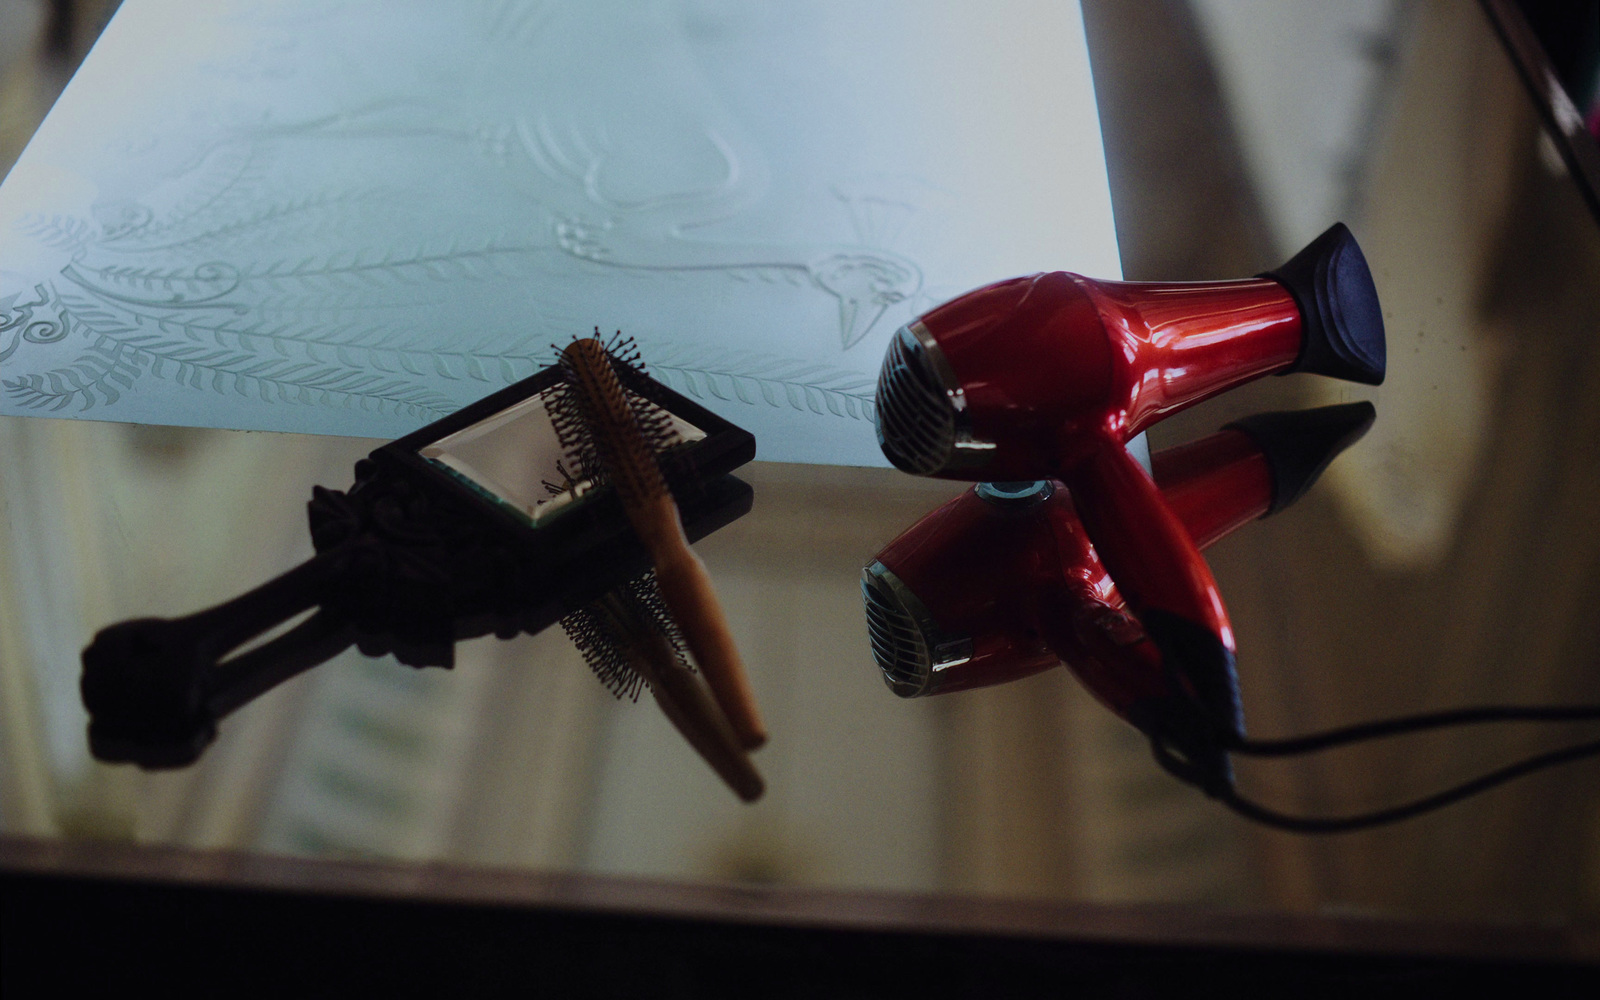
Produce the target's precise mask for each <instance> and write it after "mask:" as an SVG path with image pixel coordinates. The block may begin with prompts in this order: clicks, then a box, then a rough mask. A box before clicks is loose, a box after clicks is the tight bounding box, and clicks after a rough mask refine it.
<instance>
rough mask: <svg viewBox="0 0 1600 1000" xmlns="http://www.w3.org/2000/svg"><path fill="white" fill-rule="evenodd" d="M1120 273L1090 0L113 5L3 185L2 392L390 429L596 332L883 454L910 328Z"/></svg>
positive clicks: (74, 407)
mask: <svg viewBox="0 0 1600 1000" xmlns="http://www.w3.org/2000/svg"><path fill="white" fill-rule="evenodd" d="M1057 268H1066V269H1070V270H1076V271H1080V272H1083V273H1087V274H1091V275H1095V276H1099V277H1115V276H1117V275H1118V274H1119V273H1120V270H1119V262H1118V257H1117V249H1116V243H1115V238H1114V234H1113V229H1112V219H1111V209H1110V202H1109V197H1108V193H1107V188H1106V179H1105V168H1104V159H1103V154H1102V151H1101V145H1100V135H1099V126H1098V121H1097V117H1096V112H1095V105H1094V99H1093V90H1092V85H1091V80H1090V75H1089V65H1088V56H1087V51H1086V49H1085V46H1084V39H1083V30H1082V22H1081V19H1080V16H1079V12H1078V8H1077V5H1076V4H1075V3H1062V2H1053V0H1052V2H1045V0H1040V2H1035V3H1005V2H999V3H983V4H972V3H958V2H954V0H951V2H945V3H932V2H923V0H900V2H889V0H883V2H860V0H857V2H825V0H808V2H785V3H778V4H753V3H745V2H742V0H725V2H724V0H681V2H662V3H637V2H597V0H591V2H574V3H557V2H544V3H539V2H526V3H518V2H501V3H465V2H463V3H437V2H430V3H420V2H418V3H403V2H394V0H384V2H376V0H370V2H368V0H351V2H343V3H339V2H328V0H316V2H309V0H308V2H302V3H286V2H268V0H234V2H208V3H204V4H196V3H192V2H186V0H127V2H125V3H124V4H123V5H122V7H121V9H120V11H119V12H118V14H117V15H116V17H115V19H114V20H113V22H112V23H111V25H110V26H109V27H108V29H107V30H106V32H105V34H104V35H103V36H102V38H101V40H100V42H99V44H98V45H97V46H96V48H95V50H94V51H93V52H92V53H91V55H90V56H89V58H88V59H87V60H86V62H85V63H84V65H83V67H82V69H81V70H80V71H79V73H78V75H77V76H76V77H75V78H74V79H73V81H72V83H71V84H70V85H69V86H68V88H67V90H66V92H65V93H64V94H63V96H62V98H61V100H60V102H59V103H58V104H57V106H56V108H55V109H54V110H53V111H52V112H51V114H50V116H49V118H48V119H47V120H46V121H45V123H44V125H43V126H42V127H41V128H40V130H39V132H38V134H37V135H36V136H35V138H34V140H33V142H32V143H31V144H30V145H29V147H28V149H27V150H26V151H25V152H24V154H23V156H22V158H21V159H20V160H19V161H18V163H17V164H16V166H15V167H14V169H13V171H12V173H11V174H10V175H9V177H8V178H7V179H6V181H5V183H4V185H3V186H0V412H4V413H23V414H29V413H32V414H48V415H53V416H79V417H87V418H92V419H102V420H127V421H138V422H150V423H167V424H191V425H199V426H208V427H229V428H246V429H263V430H281V431H302V432H316V433H329V434H345V435H360V436H374V437H395V436H398V435H401V434H404V433H406V432H408V431H410V430H413V429H415V428H416V427H418V426H420V425H422V424H425V423H428V422H430V421H432V420H435V419H438V418H439V417H441V416H443V415H444V414H446V413H449V412H451V411H452V410H455V409H457V408H459V407H460V406H462V405H465V404H467V403H469V402H472V401H473V400H475V399H478V398H481V397H482V396H484V395H485V394H487V393H488V392H491V391H493V390H495V389H499V388H501V387H503V386H504V385H506V384H508V383H510V382H513V381H516V380H518V379H521V378H523V377H525V376H527V375H529V374H531V373H532V372H534V371H536V370H538V369H539V368H541V367H544V366H545V365H546V364H548V363H549V362H550V361H551V360H552V358H553V354H552V351H551V345H552V344H553V343H564V342H566V341H568V340H570V339H571V338H572V337H573V336H574V335H583V334H587V333H589V332H590V331H592V330H593V329H594V328H595V327H597V326H598V327H599V328H600V329H601V330H602V331H604V332H605V333H607V334H609V333H610V332H611V331H613V330H622V331H623V332H624V333H626V334H629V335H631V336H633V337H634V338H635V339H636V340H637V341H638V343H639V346H640V349H641V352H642V354H643V357H644V360H645V362H646V363H647V365H648V366H649V368H650V370H651V372H652V374H653V375H655V377H657V378H659V379H660V380H662V381H664V382H666V383H667V384H669V385H671V386H672V387H673V388H675V389H677V390H679V391H680V392H683V393H685V394H686V395H689V396H691V397H694V398H697V399H699V400H701V401H702V402H704V403H705V404H706V405H707V406H709V407H710V408H711V409H712V410H714V411H716V412H717V413H719V414H721V415H722V416H724V417H726V418H728V419H729V420H732V421H733V422H735V423H737V424H739V425H740V426H743V427H745V428H747V429H749V430H750V431H752V432H753V433H754V434H755V436H756V440H757V447H758V457H759V458H762V459H767V460H773V461H809V462H834V463H841V464H862V465H882V464H885V463H884V461H883V458H882V456H881V454H880V453H879V451H878V448H877V444H876V441H875V438H874V434H873V430H872V395H873V388H874V382H875V379H876V373H877V368H878V364H879V362H880V360H881V358H882V356H883V351H884V348H885V346H886V345H887V342H888V338H889V336H890V335H891V334H892V332H893V331H894V329H895V328H896V327H898V326H899V325H900V324H902V323H904V322H906V321H907V320H908V319H910V318H911V317H913V316H915V315H916V314H918V313H920V312H923V311H926V310H927V309H928V308H930V307H932V306H933V305H936V304H938V303H939V302H941V301H943V300H944V299H947V298H949V297H950V296H953V295H955V294H958V293H960V292H962V291H965V290H966V289H968V288H971V287H973V286H976V285H979V284H983V283H986V282H988V281H992V280H997V279H1000V278H1004V277H1008V276H1011V275H1013V274H1018V273H1026V272H1031V271H1037V270H1048V269H1057Z"/></svg>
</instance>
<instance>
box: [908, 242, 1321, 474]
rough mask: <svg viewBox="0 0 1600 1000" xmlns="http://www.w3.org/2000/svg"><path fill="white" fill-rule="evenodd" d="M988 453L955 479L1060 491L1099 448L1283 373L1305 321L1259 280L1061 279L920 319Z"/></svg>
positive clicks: (1032, 281)
mask: <svg viewBox="0 0 1600 1000" xmlns="http://www.w3.org/2000/svg"><path fill="white" fill-rule="evenodd" d="M921 323H922V325H923V326H924V327H925V328H926V329H927V330H928V332H929V333H930V334H931V335H932V336H933V338H934V340H935V341H936V342H937V343H938V348H939V352H940V353H941V354H942V355H943V356H944V359H945V360H946V361H947V362H948V363H949V366H950V368H951V370H952V372H953V374H954V375H955V377H956V381H957V382H958V383H959V384H960V386H961V390H962V392H963V394H964V396H965V407H966V418H967V419H968V420H969V421H970V424H971V428H970V429H971V433H972V435H973V436H974V437H975V438H977V439H979V440H982V441H986V442H990V443H992V444H993V445H994V448H993V450H992V451H990V452H988V453H987V454H986V455H985V461H984V462H983V464H982V465H981V466H979V467H977V468H971V469H967V470H962V471H953V472H950V473H945V475H948V476H949V477H951V478H962V479H969V480H981V481H985V482H1000V481H1004V480H1029V479H1041V478H1047V477H1050V478H1054V477H1056V476H1058V475H1059V474H1060V472H1061V471H1062V470H1064V469H1066V468H1070V467H1071V466H1073V465H1075V464H1077V463H1078V462H1080V461H1082V460H1084V459H1085V458H1087V457H1088V455H1089V453H1090V452H1092V451H1093V450H1095V448H1096V447H1097V442H1098V440H1099V439H1102V438H1110V439H1113V440H1116V441H1117V442H1119V443H1126V442H1127V440H1128V439H1129V438H1131V437H1132V436H1133V435H1135V434H1137V433H1139V432H1140V431H1142V430H1144V429H1145V428H1146V427H1148V426H1149V425H1150V424H1152V423H1155V422H1156V421H1157V420H1159V419H1160V418H1161V417H1163V416H1166V415H1167V414H1169V413H1173V412H1176V411H1177V410H1181V409H1183V408H1184V407H1187V406H1190V405H1193V404H1194V403H1197V402H1199V401H1201V400H1203V399H1206V398H1208V397H1210V396H1214V395H1216V394H1217V393H1220V392H1224V391H1226V390H1228V389H1231V388H1233V387H1234V386H1237V385H1239V384H1241V383H1243V382H1247V381H1250V380H1251V379H1255V378H1259V377H1260V376H1262V375H1266V374H1269V373H1271V372H1275V371H1280V370H1282V369H1284V368H1287V367H1288V366H1290V365H1291V364H1293V363H1294V360H1295V358H1296V357H1297V356H1298V354H1299V351H1300V313H1299V311H1298V309H1297V308H1296V306H1295V303H1294V298H1293V297H1292V296H1291V295H1290V294H1289V292H1288V290H1287V289H1285V288H1284V287H1283V286H1282V285H1280V284H1278V283H1277V282H1275V281H1272V280H1269V279H1266V278H1248V279H1245V280H1241V281H1214V282H1182V283H1173V282H1124V281H1095V280H1093V279H1090V278H1085V277H1083V276H1082V275H1077V274H1071V273H1069V272H1066V271H1052V272H1049V273H1045V274H1035V275H1031V276H1029V277H1025V278H1013V279H1011V280H1009V281H1001V282H997V283H996V284H993V285H988V286H986V287H984V288H979V289H977V290H975V291H972V292H968V293H967V294H966V295H962V296H960V297H958V298H956V299H953V300H952V301H950V302H947V303H945V304H944V305H942V306H939V307H938V308H937V309H934V310H933V311H932V312H929V313H927V314H926V315H924V316H923V317H922V318H921Z"/></svg>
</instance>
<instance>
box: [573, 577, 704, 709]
mask: <svg viewBox="0 0 1600 1000" xmlns="http://www.w3.org/2000/svg"><path fill="white" fill-rule="evenodd" d="M561 628H562V630H563V631H564V632H566V633H567V637H568V638H570V639H571V640H572V644H573V645H574V646H577V647H578V652H580V653H582V654H583V659H584V661H585V662H586V663H588V664H589V668H590V669H591V670H593V671H594V674H595V676H596V677H598V678H600V683H601V684H602V685H604V686H605V689H606V690H607V691H610V692H611V693H612V694H613V695H615V696H616V697H618V698H626V699H628V700H629V701H638V700H639V688H640V687H641V686H642V685H643V684H644V678H643V677H641V676H640V675H639V671H638V669H637V667H636V666H635V661H634V659H633V657H632V655H630V652H629V651H630V650H632V649H634V648H635V647H636V645H637V643H638V640H639V634H640V632H641V631H642V630H646V629H648V630H651V631H653V632H655V633H657V634H659V635H660V636H661V637H662V638H663V639H665V640H666V642H667V645H668V646H669V647H670V648H671V649H672V652H673V653H674V654H675V655H676V657H677V660H678V663H679V665H680V666H681V667H683V668H684V669H688V668H689V655H688V650H687V648H685V646H684V644H683V636H682V635H681V634H680V633H679V632H678V629H677V627H676V626H675V625H674V624H673V623H672V617H671V616H670V615H669V614H668V613H667V609H666V605H665V604H663V603H662V600H661V591H660V589H659V588H658V587H657V586H656V575H655V574H654V573H652V572H650V571H648V570H647V571H646V572H644V573H642V574H640V575H639V576H637V577H635V578H634V579H632V580H630V581H628V582H627V583H625V584H622V585H621V586H619V587H617V588H616V589H615V590H612V591H611V592H609V593H607V594H606V595H605V596H604V597H602V598H600V599H599V600H597V601H594V602H593V603H591V604H589V605H587V606H585V607H582V608H579V609H578V610H577V611H574V612H573V613H572V614H570V615H567V616H566V617H565V618H563V619H561Z"/></svg>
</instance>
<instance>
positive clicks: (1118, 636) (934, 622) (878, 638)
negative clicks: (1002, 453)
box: [861, 403, 1375, 735]
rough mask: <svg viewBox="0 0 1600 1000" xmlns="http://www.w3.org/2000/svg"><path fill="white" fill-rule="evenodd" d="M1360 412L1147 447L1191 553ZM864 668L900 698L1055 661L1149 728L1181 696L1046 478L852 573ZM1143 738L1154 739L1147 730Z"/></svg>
mask: <svg viewBox="0 0 1600 1000" xmlns="http://www.w3.org/2000/svg"><path fill="white" fill-rule="evenodd" d="M1374 416H1375V411H1374V410H1373V407H1372V404H1370V403H1350V404H1346V405H1343V406H1330V407H1323V408H1321V409H1316V410H1305V411H1299V412H1287V413H1266V414H1260V415H1257V416H1254V417H1250V418H1247V419H1245V420H1241V421H1238V422H1236V423H1234V424H1230V425H1229V426H1228V427H1227V428H1224V429H1223V430H1221V431H1219V432H1217V433H1216V434H1213V435H1211V436H1210V437H1207V438H1204V439H1202V440H1200V441H1196V442H1193V443H1191V444H1186V445H1181V446H1179V447H1176V448H1169V449H1167V450H1165V451H1161V452H1157V453H1156V454H1155V456H1154V457H1153V461H1152V465H1153V470H1154V478H1155V482H1156V485H1157V487H1158V488H1159V489H1160V491H1161V497H1162V499H1163V500H1164V501H1165V503H1166V504H1167V505H1168V506H1169V507H1170V508H1171V509H1172V511H1173V512H1174V514H1175V515H1176V516H1177V518H1178V520H1179V521H1180V522H1181V523H1182V524H1183V527H1184V529H1185V530H1186V531H1187V532H1188V533H1189V534H1190V536H1191V537H1192V538H1193V539H1194V541H1195V544H1196V545H1197V546H1198V547H1200V548H1206V547H1209V546H1210V545H1211V544H1213V543H1215V542H1216V541H1218V540H1220V539H1221V538H1223V537H1226V536H1227V535H1228V534H1231V533H1232V532H1233V531H1234V530H1235V529H1237V528H1239V527H1241V526H1242V525H1244V524H1245V523H1246V522H1248V521H1251V520H1253V519H1256V518H1259V517H1264V516H1268V515H1270V514H1274V513H1276V512H1278V511H1280V510H1282V509H1284V508H1285V507H1287V506H1289V505H1290V504H1291V503H1293V502H1294V501H1295V500H1297V499H1299V497H1300V496H1302V495H1303V494H1304V493H1305V491H1306V490H1307V489H1308V488H1309V487H1310V486H1311V484H1312V483H1313V482H1315V480H1316V478H1317V476H1318V475H1320V474H1321V472H1322V470H1323V469H1325V468H1326V467H1327V466H1328V464H1329V463H1330V462H1331V461H1332V460H1333V459H1334V458H1335V457H1336V456H1337V455H1338V454H1339V453H1340V452H1341V451H1343V450H1344V449H1345V448H1347V447H1349V446H1350V445H1351V444H1353V443H1354V442H1355V441H1356V440H1358V439H1359V438H1360V437H1361V436H1362V435H1363V434H1365V433H1366V431H1367V429H1368V428H1369V427H1370V426H1371V425H1372V421H1373V419H1374ZM861 591H862V596H863V598H864V599H865V602H866V610H867V626H868V632H869V636H870V639H871V643H872V653H873V658H874V659H875V660H876V661H877V664H878V667H879V669H881V670H882V671H883V678H884V680H885V682H887V683H888V685H889V687H890V689H891V690H893V691H894V692H895V693H896V694H898V695H901V696H902V697H907V698H912V697H919V696H922V695H930V694H944V693H946V692H950V691H961V690H966V689H968V688H976V687H986V686H989V685H992V684H1000V683H1004V682H1006V681H1010V680H1015V679H1017V678H1021V677H1026V676H1028V675H1030V674H1035V673H1039V672H1040V671H1044V670H1048V669H1050V668H1051V667H1054V666H1056V665H1057V664H1062V663H1064V664H1065V665H1066V666H1067V667H1068V668H1069V669H1071V670H1072V672H1073V673H1074V674H1075V675H1077V677H1078V678H1079V680H1081V681H1082V682H1083V684H1084V685H1085V686H1086V687H1087V688H1088V689H1089V690H1090V691H1091V692H1093V693H1094V695H1095V697H1097V698H1098V699H1099V700H1100V701H1102V702H1103V703H1104V704H1105V705H1106V706H1107V707H1109V708H1111V709H1112V710H1113V711H1114V712H1116V713H1117V714H1118V715H1120V716H1122V717H1123V718H1124V719H1127V720H1128V721H1130V722H1132V723H1134V724H1135V725H1138V726H1139V727H1140V728H1141V729H1145V730H1146V731H1149V730H1150V729H1151V728H1152V727H1161V726H1163V725H1170V724H1171V717H1172V716H1173V715H1174V714H1175V713H1177V712H1179V711H1181V705H1182V703H1183V702H1184V701H1186V700H1187V698H1188V694H1187V693H1186V692H1184V691H1182V690H1179V689H1178V687H1177V686H1178V685H1180V684H1181V681H1180V680H1179V679H1178V678H1177V677H1175V676H1174V674H1173V672H1171V671H1168V670H1166V669H1165V668H1164V665H1163V661H1162V657H1161V654H1160V652H1159V650H1158V649H1157V648H1156V647H1155V644H1154V643H1152V642H1151V641H1150V637H1149V635H1148V634H1147V633H1146V632H1145V629H1144V627H1143V626H1142V625H1141V624H1140V622H1139V620H1138V619H1137V617H1135V616H1134V615H1132V614H1131V613H1130V612H1129V609H1128V605H1127V602H1126V601H1125V600H1124V599H1123V597H1122V595H1121V593H1120V592H1119V591H1118V589H1117V586H1116V584H1115V583H1114V582H1113V581H1112V579H1111V576H1110V574H1109V573H1108V572H1107V571H1106V568H1105V565H1104V564H1103V563H1102V562H1101V560H1100V557H1099V556H1098V554H1097V553H1096V551H1095V548H1094V546H1093V545H1092V544H1091V542H1090V540H1089V536H1088V534H1087V532H1085V530H1084V527H1083V522H1082V520H1081V519H1080V518H1079V516H1078V512H1077V509H1076V507H1075V506H1074V503H1073V498H1072V496H1071V494H1069V493H1068V492H1067V490H1065V489H1063V488H1062V487H1061V484H1060V483H1059V482H1058V481H1054V480H1037V481H1033V482H1020V483H979V484H978V485H976V486H975V487H973V488H972V489H970V490H968V491H967V492H965V493H963V494H961V495H960V496H958V497H956V498H955V499H954V500H951V501H950V502H948V503H946V504H945V505H944V506H942V507H940V508H939V509H937V510H935V511H933V512H932V513H930V514H928V515H927V516H926V517H924V518H923V519H922V520H920V521H918V522H917V523H916V524H915V525H913V526H912V527H911V528H909V529H908V530H906V531H905V532H904V533H902V534H901V535H900V536H899V537H898V538H896V539H895V540H894V541H892V542H890V543H889V544H888V545H887V546H885V547H884V549H883V550H882V551H881V552H879V553H878V554H877V556H876V557H875V558H874V560H873V562H872V563H871V564H870V565H869V566H868V567H867V568H866V569H865V570H864V571H863V573H862V578H861ZM1152 735H1154V734H1152Z"/></svg>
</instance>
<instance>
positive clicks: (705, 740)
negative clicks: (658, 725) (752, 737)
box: [639, 633, 767, 802]
mask: <svg viewBox="0 0 1600 1000" xmlns="http://www.w3.org/2000/svg"><path fill="white" fill-rule="evenodd" d="M650 645H652V646H655V647H658V648H657V649H655V650H652V651H651V653H650V654H648V655H647V656H645V657H643V659H646V660H649V661H650V662H651V666H650V668H647V669H645V670H640V671H639V672H640V674H641V675H643V676H644V678H645V680H646V682H648V683H649V685H650V693H651V694H652V695H654V696H655V699H656V704H657V705H659V706H661V713H662V714H663V715H665V716H666V717H667V721H669V722H671V723H672V724H673V726H674V727H676V728H677V730H678V732H680V733H682V734H683V738H684V739H685V740H687V741H688V742H689V745H690V746H691V747H694V749H695V752H697V753H698V754H700V756H701V757H702V758H704V759H705V762H706V763H707V764H710V765H711V769H712V770H713V771H715V772H717V776H718V777H720V778H721V779H722V780H723V781H724V782H726V783H727V785H728V787H729V788H731V789H733V791H734V794H735V795H737V796H739V798H741V799H743V800H744V801H746V802H754V801H755V800H756V799H759V798H760V797H761V794H762V793H763V792H765V791H766V790H767V785H766V782H764V781H762V780H761V773H760V772H759V771H757V770H756V766H755V764H754V763H752V762H751V760H750V754H749V753H748V752H747V751H746V750H745V749H744V747H743V746H741V745H740V744H739V737H738V735H737V734H735V733H734V731H733V726H731V725H730V724H729V723H728V717H727V716H726V715H724V714H723V713H722V709H721V708H720V707H718V705H717V702H716V699H714V698H712V697H711V693H710V692H709V691H707V690H706V688H705V685H704V684H702V683H701V682H700V679H699V678H698V677H696V676H695V675H694V674H693V673H691V672H690V671H688V670H687V669H685V668H684V667H683V666H682V665H680V664H679V663H678V662H677V658H676V656H675V655H674V654H673V652H672V649H671V647H669V646H668V645H667V643H666V640H664V639H662V638H661V636H660V635H658V634H654V633H652V634H651V637H650Z"/></svg>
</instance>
